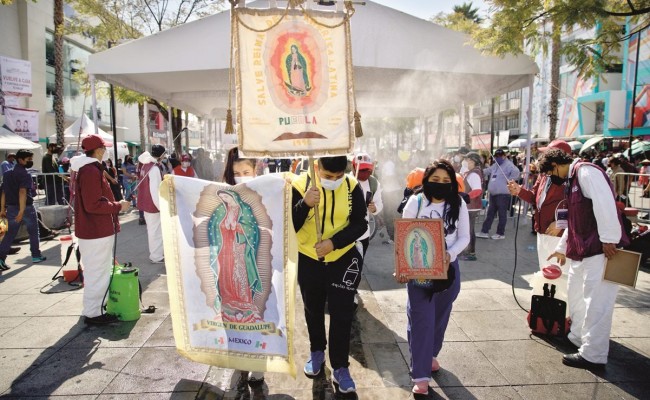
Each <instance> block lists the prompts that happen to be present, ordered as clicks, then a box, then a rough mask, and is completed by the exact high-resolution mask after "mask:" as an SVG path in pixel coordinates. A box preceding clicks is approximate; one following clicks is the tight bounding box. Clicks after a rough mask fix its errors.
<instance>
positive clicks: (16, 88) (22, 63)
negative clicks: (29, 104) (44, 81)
mask: <svg viewBox="0 0 650 400" xmlns="http://www.w3.org/2000/svg"><path fill="white" fill-rule="evenodd" d="M0 86H1V87H0V88H1V89H2V92H4V94H5V95H7V96H31V95H32V63H31V62H29V61H27V60H18V59H15V58H10V57H3V56H0Z"/></svg>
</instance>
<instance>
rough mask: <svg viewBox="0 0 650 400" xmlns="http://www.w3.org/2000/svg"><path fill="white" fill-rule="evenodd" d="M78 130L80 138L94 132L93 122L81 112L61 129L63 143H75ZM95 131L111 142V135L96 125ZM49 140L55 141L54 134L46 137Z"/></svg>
mask: <svg viewBox="0 0 650 400" xmlns="http://www.w3.org/2000/svg"><path fill="white" fill-rule="evenodd" d="M79 131H81V139H83V138H84V137H86V136H87V135H94V134H95V124H94V123H93V121H92V120H91V119H90V118H88V117H87V116H86V114H83V115H82V116H81V117H79V118H77V120H76V121H75V122H73V123H72V125H70V126H69V127H67V128H66V129H65V130H64V131H63V141H64V143H65V144H73V143H77V140H78V138H79ZM97 132H98V134H99V136H101V138H102V139H104V140H105V141H108V142H111V143H113V136H112V135H110V134H108V133H106V132H104V131H103V130H101V129H100V128H99V127H97ZM48 140H49V141H50V142H56V135H51V136H49V137H48Z"/></svg>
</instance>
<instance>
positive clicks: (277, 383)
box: [0, 214, 650, 400]
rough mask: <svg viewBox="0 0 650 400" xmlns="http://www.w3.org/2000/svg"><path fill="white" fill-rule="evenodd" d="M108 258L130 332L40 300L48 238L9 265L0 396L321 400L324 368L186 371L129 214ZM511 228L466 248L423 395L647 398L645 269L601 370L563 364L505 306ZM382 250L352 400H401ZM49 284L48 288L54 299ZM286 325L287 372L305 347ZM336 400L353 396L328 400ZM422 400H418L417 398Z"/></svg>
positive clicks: (75, 298) (382, 248)
mask: <svg viewBox="0 0 650 400" xmlns="http://www.w3.org/2000/svg"><path fill="white" fill-rule="evenodd" d="M121 219H122V221H123V222H122V223H123V225H122V233H121V234H120V235H119V238H118V260H119V261H131V262H132V263H133V264H134V265H136V266H139V267H140V271H141V280H142V284H143V286H144V295H143V301H144V305H145V306H148V305H150V304H154V305H155V306H156V307H157V310H156V312H155V313H154V314H143V316H142V318H141V319H140V320H139V321H137V322H132V323H121V324H120V325H117V326H111V327H88V326H85V325H84V324H83V321H82V319H81V318H80V317H79V313H80V312H81V296H82V291H73V292H66V293H59V294H41V293H40V292H39V289H41V288H42V287H43V286H44V285H46V284H47V283H48V282H49V281H50V280H51V277H52V275H53V274H54V272H56V270H57V268H58V265H60V256H59V248H58V243H57V242H56V241H52V242H44V243H43V246H42V249H43V250H44V254H45V255H46V256H47V257H48V260H47V261H46V262H45V263H43V264H36V265H31V259H30V257H29V249H28V245H27V244H23V245H22V246H21V247H22V249H21V252H20V253H18V254H17V255H14V256H9V257H8V260H7V261H8V264H9V265H10V266H11V267H12V269H11V270H9V271H6V272H3V273H2V275H0V394H1V395H2V397H3V398H66V399H68V398H72V399H195V398H197V399H222V398H226V399H235V398H236V399H248V398H251V399H264V398H266V399H275V400H278V399H282V400H285V399H286V400H289V399H296V400H303V399H323V400H325V399H333V398H337V397H336V395H335V393H334V390H333V388H332V385H331V376H330V371H329V370H328V371H326V374H325V375H324V376H322V377H320V378H319V379H316V380H309V379H307V378H306V377H305V376H304V375H302V374H300V373H299V375H298V376H297V378H296V379H293V378H291V377H288V376H285V375H281V374H266V381H265V384H264V385H263V386H262V387H261V388H256V389H254V390H252V391H251V390H250V389H249V388H247V387H245V386H244V385H241V384H240V385H238V384H237V381H238V378H239V375H238V374H236V373H233V372H232V371H229V370H224V369H220V368H216V367H210V366H207V365H202V364H198V363H194V362H191V361H189V360H186V359H184V358H182V357H181V356H179V355H178V354H177V353H176V350H175V346H174V340H173V336H172V328H171V320H170V314H169V299H168V295H167V282H166V276H165V268H164V265H154V264H150V263H149V261H148V252H147V239H146V227H144V226H139V225H138V223H137V214H129V215H126V216H123V217H122V218H121ZM513 239H514V228H513V225H512V224H511V223H509V224H508V227H507V231H506V240H499V241H493V240H490V239H483V240H481V239H479V242H478V244H477V245H478V250H477V254H478V257H479V261H476V262H462V263H461V271H462V289H461V292H460V296H459V298H458V300H457V301H456V303H455V305H454V311H453V313H452V318H451V321H450V325H449V328H448V330H447V336H446V338H445V341H446V343H445V345H444V346H443V350H442V353H441V355H440V357H439V361H440V363H441V365H442V370H441V371H440V372H439V373H438V374H437V375H436V377H435V379H434V380H433V381H432V384H433V386H434V389H433V393H432V394H430V396H429V398H433V399H548V398H553V399H571V400H579V399H642V398H648V396H649V395H648V393H650V379H648V377H649V375H648V371H650V273H649V270H648V269H643V270H642V271H641V272H640V274H639V280H638V286H637V289H636V290H630V289H621V291H620V293H619V296H618V301H617V308H616V310H615V312H614V326H613V329H612V340H611V351H610V359H609V364H608V366H607V370H606V371H605V372H604V373H600V374H593V373H591V372H588V371H584V370H580V369H573V368H568V367H565V366H563V365H562V363H561V358H562V354H563V351H566V350H567V349H564V348H562V347H558V345H555V344H553V343H550V342H547V341H544V340H542V339H540V338H538V337H535V336H532V335H531V334H530V331H529V329H528V328H527V326H526V323H525V318H526V314H525V313H524V312H523V311H522V310H521V309H520V308H519V307H518V306H517V304H516V302H515V301H514V299H513V295H512V288H511V281H512V271H513V264H514V240H513ZM534 246H535V237H534V236H533V235H531V234H530V225H522V226H521V228H520V230H519V235H518V253H519V257H518V263H517V271H516V274H515V279H514V284H515V293H516V294H517V298H518V299H519V301H520V302H521V304H522V305H523V306H524V307H529V306H530V290H529V289H528V280H530V278H531V276H532V272H534V271H535V270H536V269H537V265H536V253H535V248H534ZM392 271H393V246H392V245H387V244H382V243H381V242H380V241H378V240H374V241H373V242H371V246H370V249H369V251H368V256H367V259H366V262H365V267H364V273H363V281H362V284H361V287H360V290H359V292H360V296H361V299H362V304H361V306H360V307H359V311H358V313H357V320H356V321H355V323H354V327H353V338H352V354H351V359H350V361H351V366H350V369H351V373H352V376H353V377H354V378H355V380H356V383H357V386H358V398H360V399H373V400H374V399H377V400H380V399H391V400H397V399H409V398H413V396H412V395H411V393H410V388H411V384H410V381H409V377H408V361H409V354H408V346H407V343H406V291H405V289H404V287H403V286H402V285H398V284H396V283H395V282H394V280H393V279H392V276H391V274H392ZM67 288H69V286H68V285H67V284H58V285H55V286H54V287H53V288H50V289H48V290H60V289H67ZM298 302H299V307H298V310H299V311H298V313H297V315H296V327H297V334H296V342H295V347H296V358H297V363H298V370H299V371H300V370H301V369H302V365H303V363H304V362H305V360H306V358H307V357H308V352H309V347H308V340H307V333H306V328H305V324H304V316H303V314H302V305H301V303H300V299H298ZM338 398H355V396H339V397H338ZM418 398H421V396H418Z"/></svg>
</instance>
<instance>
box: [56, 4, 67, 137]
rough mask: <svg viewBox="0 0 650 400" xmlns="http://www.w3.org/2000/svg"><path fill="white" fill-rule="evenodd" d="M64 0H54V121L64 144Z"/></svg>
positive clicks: (57, 132) (57, 133)
mask: <svg viewBox="0 0 650 400" xmlns="http://www.w3.org/2000/svg"><path fill="white" fill-rule="evenodd" d="M64 23H65V21H64V19H63V0H54V121H55V123H56V143H57V145H59V146H63V130H64V126H63V125H64V122H65V109H64V107H63V56H64V54H63V33H64V27H65V24H64Z"/></svg>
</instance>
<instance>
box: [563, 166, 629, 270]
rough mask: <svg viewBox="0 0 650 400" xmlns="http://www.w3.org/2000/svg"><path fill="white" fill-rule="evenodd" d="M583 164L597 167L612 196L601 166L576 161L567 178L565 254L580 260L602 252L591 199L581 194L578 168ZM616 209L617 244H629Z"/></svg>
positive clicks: (610, 185) (610, 186)
mask: <svg viewBox="0 0 650 400" xmlns="http://www.w3.org/2000/svg"><path fill="white" fill-rule="evenodd" d="M583 165H591V166H593V167H595V168H596V169H598V171H600V172H601V173H602V174H603V176H604V177H605V180H606V181H607V182H608V183H609V189H610V193H611V195H612V197H613V198H616V195H615V194H614V188H613V187H612V183H611V181H610V180H609V178H608V177H607V174H605V171H603V170H602V169H601V168H599V167H597V166H596V165H594V164H592V163H587V162H578V163H576V165H575V167H574V168H573V177H572V178H571V179H570V180H569V194H568V196H567V203H568V209H569V220H568V222H569V232H568V238H567V248H566V256H567V257H568V258H570V259H572V260H576V261H581V260H582V259H584V258H587V257H591V256H595V255H597V254H602V253H603V244H602V243H601V241H600V236H599V235H598V224H597V223H596V216H595V215H594V210H593V202H592V201H591V199H588V198H586V197H585V196H584V195H583V194H582V189H580V184H579V182H578V169H579V168H580V167H582V166H583ZM601 195H602V196H607V195H608V194H607V192H603V193H602V194H601ZM615 211H616V215H617V216H618V221H619V224H620V226H621V242H620V243H619V245H622V246H625V245H627V244H629V239H628V237H627V234H626V233H625V229H624V228H623V221H622V220H621V213H620V212H618V210H615Z"/></svg>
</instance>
